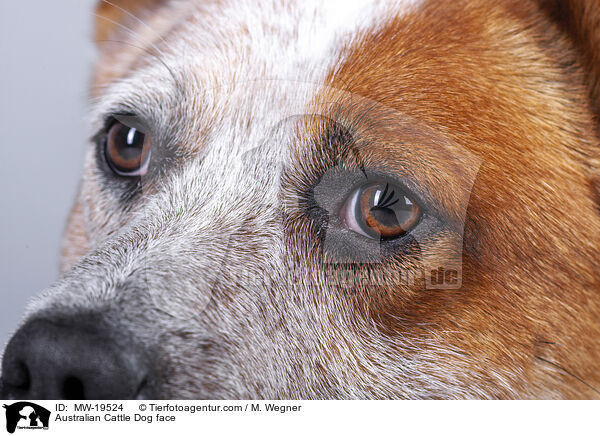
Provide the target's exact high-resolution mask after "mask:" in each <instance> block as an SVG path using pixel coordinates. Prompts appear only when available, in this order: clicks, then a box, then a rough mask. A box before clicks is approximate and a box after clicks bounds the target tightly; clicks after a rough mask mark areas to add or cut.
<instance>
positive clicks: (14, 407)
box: [3, 401, 50, 433]
mask: <svg viewBox="0 0 600 436" xmlns="http://www.w3.org/2000/svg"><path fill="white" fill-rule="evenodd" d="M3 407H4V408H5V409H6V431H8V432H9V433H14V432H15V430H16V429H17V428H18V429H28V430H33V429H43V430H47V429H48V424H49V421H50V411H49V410H47V409H45V408H43V407H42V406H38V405H37V404H35V403H30V402H27V401H19V402H18V403H14V404H11V405H6V404H5V405H4V406H3Z"/></svg>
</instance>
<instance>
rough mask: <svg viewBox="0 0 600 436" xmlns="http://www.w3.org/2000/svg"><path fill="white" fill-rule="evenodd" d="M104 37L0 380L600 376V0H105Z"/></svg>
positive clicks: (586, 391)
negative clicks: (54, 252)
mask: <svg viewBox="0 0 600 436" xmlns="http://www.w3.org/2000/svg"><path fill="white" fill-rule="evenodd" d="M95 40H96V43H97V46H98V51H99V58H98V62H97V68H96V71H95V75H94V79H93V85H92V88H91V114H90V119H91V121H90V124H91V127H92V132H93V133H92V135H93V139H92V140H91V141H90V143H89V148H88V154H87V158H86V163H85V175H84V177H83V181H82V183H81V186H80V190H79V194H78V196H77V198H76V200H75V204H74V206H73V209H72V212H71V214H70V218H69V220H68V225H67V230H66V235H65V242H64V248H63V252H62V264H61V271H62V276H61V278H60V280H59V281H58V282H57V283H56V284H54V285H53V286H51V287H50V288H49V289H47V290H46V291H45V292H43V293H42V294H41V296H40V297H39V298H37V299H35V300H34V301H33V302H32V303H31V304H30V305H29V307H28V309H27V313H26V314H25V317H24V320H23V323H22V324H21V326H20V328H19V329H18V330H17V332H16V333H15V334H14V336H13V338H12V339H11V341H10V342H9V344H8V345H7V347H6V350H5V352H4V354H3V363H2V388H1V396H2V397H3V398H11V399H17V398H30V399H149V398H156V399H161V398H162V399H166V398H177V399H250V398H252V399H392V398H394V399H466V398H481V399H509V398H512V399H525V398H535V399H588V398H589V399H593V398H595V399H599V398H600V363H599V362H600V345H599V344H600V342H599V339H600V275H599V271H600V269H599V267H600V252H599V248H600V178H599V176H600V139H599V138H600V136H599V135H600V130H599V126H600V124H599V120H600V118H599V114H600V3H598V2H597V1H596V0H519V1H517V0H497V1H489V0H469V1H467V0H390V1H376V0H375V1H366V0H358V1H356V2H341V1H328V2H318V1H313V0H306V1H304V0H303V1H295V0H265V1H261V2H251V1H246V0H218V1H217V0H201V1H200V0H198V1H191V0H190V1H177V0H135V1H133V0H111V1H108V0H106V1H100V2H99V4H98V7H97V11H96V30H95Z"/></svg>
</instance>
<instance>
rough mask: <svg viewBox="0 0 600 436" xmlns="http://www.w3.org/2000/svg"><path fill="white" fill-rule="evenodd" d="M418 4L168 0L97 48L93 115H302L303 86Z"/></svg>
mask: <svg viewBox="0 0 600 436" xmlns="http://www.w3.org/2000/svg"><path fill="white" fill-rule="evenodd" d="M420 2H421V0H396V1H378V0H358V1H354V2H343V1H338V0H333V1H329V2H318V1H315V0H309V1H290V2H276V1H273V2H262V3H261V4H260V7H259V5H257V4H256V3H254V2H251V1H243V0H242V1H224V2H218V4H215V3H211V2H186V3H184V2H169V3H167V5H168V7H166V8H165V9H164V10H161V11H160V14H154V15H150V16H145V17H144V21H142V20H138V21H135V22H133V23H127V24H128V25H127V26H123V27H125V29H121V33H120V40H115V41H106V42H105V43H106V44H107V45H110V46H111V47H112V48H111V49H110V50H108V49H104V50H101V53H100V54H101V57H100V59H99V62H98V65H97V70H96V75H95V81H94V87H93V91H92V93H93V94H97V93H101V94H102V95H99V96H98V97H99V98H98V99H96V101H97V102H98V103H97V104H95V105H94V110H93V114H94V115H101V114H102V112H106V111H107V110H110V108H111V107H112V106H115V104H118V103H121V102H128V103H131V104H130V106H132V109H135V106H140V107H141V108H140V110H147V111H154V112H155V113H157V112H159V111H160V110H163V109H164V108H165V107H166V108H169V107H171V108H173V107H176V108H177V110H178V111H179V113H174V114H173V115H174V116H176V117H178V118H184V120H182V121H184V122H185V125H186V126H188V127H194V126H193V124H198V123H199V122H202V120H203V119H206V120H208V119H210V122H211V124H212V125H213V126H215V125H216V123H214V121H215V119H220V120H223V121H225V119H226V118H227V117H228V116H229V117H230V118H233V119H230V120H228V121H229V122H230V123H233V122H235V121H236V120H240V119H245V121H246V122H247V121H248V118H249V117H251V118H252V121H254V120H257V119H260V117H261V112H262V114H265V113H266V112H269V113H270V116H272V114H273V113H275V112H276V111H277V110H280V109H285V110H286V112H290V111H291V112H292V113H302V111H303V109H304V108H305V107H306V106H307V103H308V101H309V100H310V99H311V98H312V97H313V96H314V93H313V92H311V91H310V90H312V89H314V88H311V87H306V86H301V85H302V84H310V85H312V86H314V85H318V86H320V85H324V84H326V82H327V81H328V80H329V78H330V76H331V72H332V71H334V70H335V68H336V66H337V65H339V64H340V63H342V62H343V60H344V57H345V56H346V55H347V53H346V52H347V51H348V49H349V47H350V46H351V44H352V41H353V40H355V39H356V38H359V37H360V35H361V33H362V32H373V31H376V29H377V28H379V27H381V26H383V25H384V24H385V22H386V21H387V20H388V19H389V18H390V17H393V16H398V15H402V14H405V13H408V12H409V11H410V10H412V9H413V8H415V7H416V6H417V5H418V4H420ZM101 48H103V46H101ZM182 112H187V114H191V117H192V118H193V119H196V121H197V122H195V123H192V122H190V121H191V120H189V119H185V117H181V115H182ZM156 115H163V117H164V115H165V114H158V113H157V114H156ZM286 115H287V114H286V113H283V114H281V115H279V117H280V118H281V117H285V116H286ZM97 118H99V117H98V116H97V117H95V118H94V119H97ZM198 118H199V120H198ZM152 121H155V120H152ZM171 122H172V120H171ZM181 124H182V125H183V124H184V123H183V122H182V123H181Z"/></svg>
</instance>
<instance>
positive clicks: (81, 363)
mask: <svg viewBox="0 0 600 436" xmlns="http://www.w3.org/2000/svg"><path fill="white" fill-rule="evenodd" d="M112 336H113V338H112V339H111V335H110V334H109V333H108V332H107V330H106V329H105V328H99V327H97V326H95V325H90V324H89V323H87V322H86V323H84V322H81V321H74V320H67V321H65V320H62V321H59V322H57V321H49V320H43V319H34V320H32V321H29V322H28V323H26V324H25V325H24V326H23V327H21V328H20V329H19V330H18V331H17V333H15V335H14V336H13V337H12V339H11V340H10V342H9V343H8V346H7V347H6V350H5V352H4V358H3V361H2V383H1V388H0V389H1V392H0V394H1V395H0V397H1V398H5V399H48V400H59V399H64V400H101V399H106V400H111V399H133V398H136V397H141V396H143V395H142V390H144V389H145V385H146V383H145V380H146V377H147V367H146V365H144V359H143V358H142V357H141V353H139V352H137V351H136V350H135V347H134V346H132V345H131V344H127V343H126V341H123V340H121V341H115V340H114V336H115V335H112Z"/></svg>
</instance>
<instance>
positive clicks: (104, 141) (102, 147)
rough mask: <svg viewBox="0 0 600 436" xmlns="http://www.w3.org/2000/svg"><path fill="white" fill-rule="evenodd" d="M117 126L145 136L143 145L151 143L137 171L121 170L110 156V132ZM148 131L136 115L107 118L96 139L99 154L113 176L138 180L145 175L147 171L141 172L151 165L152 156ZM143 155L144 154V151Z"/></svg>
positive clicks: (117, 115)
mask: <svg viewBox="0 0 600 436" xmlns="http://www.w3.org/2000/svg"><path fill="white" fill-rule="evenodd" d="M117 124H121V125H123V126H125V127H128V128H130V129H136V130H138V131H139V132H140V133H141V134H142V135H144V138H145V141H144V142H143V143H142V144H143V145H144V146H145V143H146V139H147V140H148V141H149V145H148V150H147V151H146V152H145V155H143V156H142V157H141V159H140V165H139V166H138V167H137V168H136V169H135V170H132V171H128V170H123V169H121V168H119V167H118V165H117V164H115V162H114V160H113V159H112V158H111V156H110V154H109V150H108V147H109V143H108V141H109V137H110V132H111V130H112V129H113V128H114V126H115V125H117ZM147 131H148V129H145V128H143V124H142V123H141V122H140V121H139V119H138V117H137V116H136V115H135V114H131V113H127V114H114V115H111V116H109V117H107V119H106V121H105V123H104V127H103V129H102V130H101V132H99V134H98V135H96V138H95V139H96V143H97V144H98V146H99V152H100V153H101V156H102V158H103V161H104V163H105V165H106V166H107V167H108V168H107V169H109V170H110V172H111V174H112V175H115V176H118V177H119V178H122V179H137V178H140V177H142V176H144V175H145V172H146V171H145V170H144V171H143V172H142V173H140V172H139V171H140V169H142V168H143V167H144V166H145V165H147V164H148V163H149V161H150V157H151V154H152V138H151V136H150V135H149V134H148V133H146V132H147ZM142 153H144V151H143V150H142Z"/></svg>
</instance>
